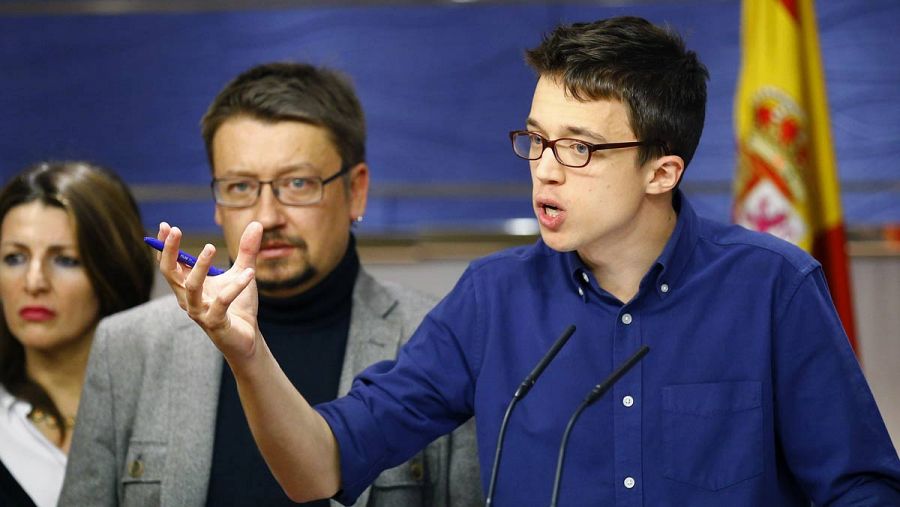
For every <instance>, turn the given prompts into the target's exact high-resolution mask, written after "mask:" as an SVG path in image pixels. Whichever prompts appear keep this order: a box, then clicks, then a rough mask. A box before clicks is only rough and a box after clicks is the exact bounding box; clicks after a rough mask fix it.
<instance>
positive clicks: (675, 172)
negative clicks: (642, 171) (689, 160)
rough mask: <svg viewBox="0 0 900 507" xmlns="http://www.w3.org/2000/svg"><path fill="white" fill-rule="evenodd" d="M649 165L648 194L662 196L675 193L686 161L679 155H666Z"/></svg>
mask: <svg viewBox="0 0 900 507" xmlns="http://www.w3.org/2000/svg"><path fill="white" fill-rule="evenodd" d="M649 163H650V164H651V167H650V169H651V170H650V171H649V172H648V173H647V193H648V194H654V195H660V194H664V193H666V192H671V191H673V190H674V189H675V186H676V185H677V184H678V182H679V181H681V175H682V174H683V173H684V160H683V159H682V158H681V157H679V156H678V155H666V156H663V157H660V158H658V159H655V160H652V161H651V162H649Z"/></svg>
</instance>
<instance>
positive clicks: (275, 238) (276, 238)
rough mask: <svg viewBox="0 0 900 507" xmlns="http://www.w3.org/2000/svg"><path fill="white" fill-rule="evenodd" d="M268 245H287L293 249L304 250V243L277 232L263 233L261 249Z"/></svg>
mask: <svg viewBox="0 0 900 507" xmlns="http://www.w3.org/2000/svg"><path fill="white" fill-rule="evenodd" d="M269 243H287V244H288V245H290V246H292V247H295V248H302V249H306V241H305V240H304V239H303V238H301V237H298V236H286V235H284V234H282V233H281V232H278V231H269V232H263V237H262V247H265V246H266V245H267V244H269Z"/></svg>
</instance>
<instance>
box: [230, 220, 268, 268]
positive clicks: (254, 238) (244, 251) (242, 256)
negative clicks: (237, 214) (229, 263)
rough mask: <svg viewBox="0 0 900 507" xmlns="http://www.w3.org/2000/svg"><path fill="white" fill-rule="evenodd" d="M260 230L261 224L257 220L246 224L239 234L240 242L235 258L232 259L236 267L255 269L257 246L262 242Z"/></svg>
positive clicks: (261, 230)
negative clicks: (242, 231)
mask: <svg viewBox="0 0 900 507" xmlns="http://www.w3.org/2000/svg"><path fill="white" fill-rule="evenodd" d="M262 232H263V228H262V224H260V223H259V222H250V223H249V224H247V228H246V229H244V233H243V234H241V244H240V247H239V248H238V255H237V259H235V260H234V265H235V266H236V267H237V268H238V269H241V270H243V269H247V268H253V269H256V256H257V254H259V247H260V244H261V243H262Z"/></svg>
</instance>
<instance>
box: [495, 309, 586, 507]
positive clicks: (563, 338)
mask: <svg viewBox="0 0 900 507" xmlns="http://www.w3.org/2000/svg"><path fill="white" fill-rule="evenodd" d="M574 332H575V325H574V324H572V325H570V326H569V327H567V328H566V330H565V331H563V334H562V335H560V337H559V338H557V339H556V341H555V342H553V345H552V346H551V347H550V350H548V351H547V353H546V354H544V357H542V358H541V360H540V361H539V362H538V364H537V366H535V367H534V369H533V370H531V373H529V374H528V376H526V377H525V380H523V381H522V383H521V384H519V387H518V389H516V392H515V393H514V394H513V397H512V399H511V400H509V405H507V406H506V413H505V414H503V421H502V422H501V423H500V434H499V435H497V449H496V450H495V451H494V465H493V466H492V467H491V481H490V483H489V485H488V494H487V499H486V500H485V502H484V505H485V507H490V506H491V502H493V500H494V488H495V486H496V485H497V470H499V468H500V453H501V451H502V450H503V437H504V435H506V425H507V424H508V423H509V414H510V413H512V409H513V407H514V406H516V403H518V402H519V400H521V399H522V398H524V397H525V395H526V394H528V391H530V390H531V388H532V387H534V383H535V382H537V379H538V377H540V376H541V373H544V369H546V368H547V365H549V364H550V361H553V358H554V357H556V354H558V353H559V351H560V349H562V347H563V345H565V344H566V342H567V341H569V337H571V336H572V333H574Z"/></svg>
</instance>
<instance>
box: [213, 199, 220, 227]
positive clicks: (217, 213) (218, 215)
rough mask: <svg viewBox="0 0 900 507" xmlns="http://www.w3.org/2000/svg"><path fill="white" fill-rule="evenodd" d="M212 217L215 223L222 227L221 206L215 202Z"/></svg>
mask: <svg viewBox="0 0 900 507" xmlns="http://www.w3.org/2000/svg"><path fill="white" fill-rule="evenodd" d="M213 218H214V219H215V221H216V225H218V226H219V227H222V207H221V206H219V205H218V204H216V212H215V214H213Z"/></svg>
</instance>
